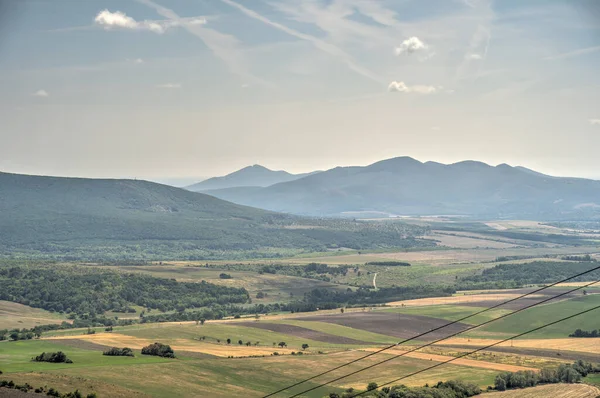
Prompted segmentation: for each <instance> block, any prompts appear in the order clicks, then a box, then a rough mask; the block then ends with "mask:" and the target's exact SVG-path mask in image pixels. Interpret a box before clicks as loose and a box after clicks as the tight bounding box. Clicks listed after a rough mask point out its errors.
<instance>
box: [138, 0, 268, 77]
mask: <svg viewBox="0 0 600 398" xmlns="http://www.w3.org/2000/svg"><path fill="white" fill-rule="evenodd" d="M137 2H138V3H140V4H144V5H146V6H148V7H151V8H153V9H154V10H156V12H157V13H158V14H159V15H161V16H163V17H164V18H167V19H168V20H169V21H171V22H172V23H176V24H180V25H181V26H182V27H183V28H184V29H186V30H187V31H188V32H189V33H191V34H192V35H194V36H196V37H198V38H199V39H200V40H202V41H203V42H204V44H205V45H206V46H207V47H208V48H209V49H210V50H211V51H212V52H213V54H214V55H215V56H216V57H217V58H219V59H220V60H221V61H223V63H225V65H227V68H228V69H229V71H230V72H231V73H232V74H234V75H237V76H239V77H241V78H243V79H244V80H247V81H248V80H249V81H252V82H254V83H260V84H264V85H268V86H270V85H271V84H270V83H268V82H266V81H265V80H263V79H261V78H259V77H256V76H254V75H253V74H251V73H250V72H249V70H248V67H247V62H246V59H245V58H244V54H243V51H242V49H241V43H240V41H239V40H238V39H237V38H236V37H235V36H232V35H227V34H224V33H221V32H218V31H216V30H215V29H211V28H208V27H206V26H205V25H204V24H197V23H187V22H186V21H185V18H181V17H179V15H177V13H176V12H175V11H173V10H171V9H169V8H166V7H163V6H161V5H160V4H157V3H155V2H153V1H152V0H137Z"/></svg>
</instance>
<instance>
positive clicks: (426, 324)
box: [298, 311, 469, 341]
mask: <svg viewBox="0 0 600 398" xmlns="http://www.w3.org/2000/svg"><path fill="white" fill-rule="evenodd" d="M298 320H307V321H319V322H330V323H335V324H338V325H343V326H348V327H351V328H355V329H363V330H368V331H369V332H374V333H379V334H385V335H388V336H394V337H399V338H402V339H404V338H409V337H414V336H415V335H417V334H420V333H424V332H427V331H429V330H431V329H434V328H437V327H439V326H443V325H446V324H447V323H448V321H446V320H443V319H436V318H430V317H426V316H420V315H407V314H399V313H392V312H382V311H373V312H363V313H351V314H337V315H329V316H309V317H303V318H298ZM468 327H469V325H466V324H464V323H456V324H453V325H451V326H448V327H445V328H444V329H442V330H439V331H436V332H433V333H429V334H427V335H425V336H423V337H421V338H419V340H424V341H430V340H436V339H439V338H443V337H445V336H448V335H450V334H453V333H457V332H460V331H462V330H465V329H467V328H468Z"/></svg>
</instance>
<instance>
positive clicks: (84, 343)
mask: <svg viewBox="0 0 600 398" xmlns="http://www.w3.org/2000/svg"><path fill="white" fill-rule="evenodd" d="M48 341H49V342H51V343H54V344H60V345H63V346H68V347H73V348H81V349H82V350H91V351H104V350H106V349H107V348H110V347H113V346H109V345H103V344H98V343H94V342H92V341H88V340H82V339H50V340H48Z"/></svg>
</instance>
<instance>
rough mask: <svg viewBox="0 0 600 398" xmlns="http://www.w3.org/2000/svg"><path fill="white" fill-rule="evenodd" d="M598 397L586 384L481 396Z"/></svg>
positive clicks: (525, 397)
mask: <svg viewBox="0 0 600 398" xmlns="http://www.w3.org/2000/svg"><path fill="white" fill-rule="evenodd" d="M598 395H600V390H599V389H598V388H596V387H593V386H589V385H587V384H548V385H545V386H537V387H531V388H525V389H521V390H511V391H503V392H493V393H488V394H483V395H482V397H485V398H496V397H498V398H546V397H552V398H596V397H597V396H598Z"/></svg>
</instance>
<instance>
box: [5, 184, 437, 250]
mask: <svg viewBox="0 0 600 398" xmlns="http://www.w3.org/2000/svg"><path fill="white" fill-rule="evenodd" d="M316 222H317V221H316V220H310V219H305V218H300V217H296V216H290V215H285V214H279V213H274V212H270V211H265V210H260V209H255V208H250V207H246V206H240V205H236V204H233V203H229V202H226V201H224V200H221V199H217V198H215V197H212V196H209V195H205V194H201V193H196V192H190V191H187V190H185V189H180V188H174V187H170V186H167V185H161V184H157V183H152V182H148V181H138V180H117V179H114V180H111V179H84V178H63V177H44V176H29V175H19V174H7V173H0V231H1V233H0V256H1V255H11V256H19V255H22V256H37V255H41V256H54V257H59V258H63V259H80V258H102V259H106V258H118V259H120V258H156V259H166V258H180V259H181V258H189V259H205V258H225V257H227V258H231V257H235V256H236V254H235V253H242V252H243V253H244V256H246V257H247V256H253V255H256V256H276V255H280V254H281V253H282V252H285V251H286V250H296V251H298V250H303V251H319V250H326V249H327V248H329V247H354V248H366V247H380V246H382V245H383V246H398V247H403V246H404V247H406V246H413V245H427V244H431V243H428V242H423V241H415V240H414V239H412V236H414V235H418V234H421V233H423V229H420V228H418V227H412V226H406V225H403V226H402V227H401V228H399V229H398V230H396V229H395V227H394V228H385V227H384V228H382V227H379V226H375V225H370V224H368V223H353V222H343V221H340V220H331V221H327V220H325V221H323V220H321V221H319V222H320V225H319V226H318V228H317V227H315V228H311V227H310V226H311V225H313V224H314V223H316ZM299 225H300V227H298V226H299ZM365 230H369V231H371V233H369V234H365V233H364V232H365Z"/></svg>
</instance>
